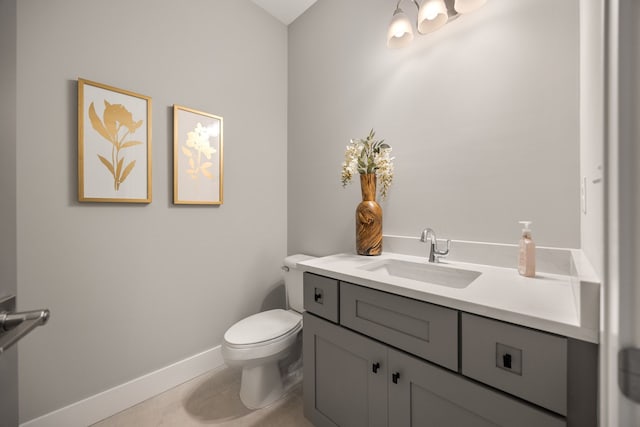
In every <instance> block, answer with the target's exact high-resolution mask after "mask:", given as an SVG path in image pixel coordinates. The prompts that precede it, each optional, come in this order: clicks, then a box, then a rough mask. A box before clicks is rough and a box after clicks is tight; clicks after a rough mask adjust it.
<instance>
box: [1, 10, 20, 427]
mask: <svg viewBox="0 0 640 427" xmlns="http://www.w3.org/2000/svg"><path fill="white" fill-rule="evenodd" d="M16 9H17V7H16V0H0V58H2V59H1V60H0V94H2V96H0V200H2V202H1V203H0V300H2V299H4V297H6V296H7V295H15V293H16ZM16 367H17V347H13V348H12V349H11V350H9V351H8V352H5V353H3V354H1V355H0V426H3V427H4V426H12V425H15V424H16V423H17V422H18V411H17V409H16V408H17V401H18V372H17V369H16Z"/></svg>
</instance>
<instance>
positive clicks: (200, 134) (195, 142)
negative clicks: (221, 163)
mask: <svg viewBox="0 0 640 427" xmlns="http://www.w3.org/2000/svg"><path fill="white" fill-rule="evenodd" d="M213 136H217V135H216V132H215V130H214V129H213V128H210V127H204V126H202V124H201V123H200V122H198V123H197V124H196V127H195V128H194V129H193V130H192V131H189V132H187V141H186V142H185V144H184V145H183V146H182V147H181V148H182V152H183V153H184V155H185V156H187V157H188V158H189V169H187V170H186V171H185V172H186V173H187V174H188V175H189V176H190V177H191V178H192V179H198V177H199V176H200V174H202V175H203V176H205V177H206V178H208V179H213V178H214V176H213V174H212V173H211V172H210V171H209V168H211V167H212V166H213V162H210V161H208V160H211V155H212V154H214V153H215V152H216V149H215V148H213V147H212V146H211V137H213ZM202 156H204V157H205V158H206V160H204V159H203V158H202Z"/></svg>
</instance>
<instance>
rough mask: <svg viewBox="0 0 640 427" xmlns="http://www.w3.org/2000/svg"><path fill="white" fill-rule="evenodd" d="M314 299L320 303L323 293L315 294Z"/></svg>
mask: <svg viewBox="0 0 640 427" xmlns="http://www.w3.org/2000/svg"><path fill="white" fill-rule="evenodd" d="M313 299H314V300H316V302H320V301H322V292H316V293H314V294H313Z"/></svg>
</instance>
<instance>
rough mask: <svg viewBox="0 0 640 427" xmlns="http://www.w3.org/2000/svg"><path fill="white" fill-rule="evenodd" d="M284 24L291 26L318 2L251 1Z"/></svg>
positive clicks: (302, 0)
mask: <svg viewBox="0 0 640 427" xmlns="http://www.w3.org/2000/svg"><path fill="white" fill-rule="evenodd" d="M251 1H252V2H254V3H255V4H257V5H258V6H260V7H261V8H263V9H264V10H266V11H267V12H269V13H270V14H271V15H273V16H274V17H276V18H277V19H278V20H280V21H281V22H282V23H283V24H285V25H289V24H291V23H292V22H293V21H294V20H295V19H296V18H297V17H298V16H300V15H302V14H303V13H304V11H305V10H307V9H309V7H311V5H312V4H314V3H315V2H316V0H251Z"/></svg>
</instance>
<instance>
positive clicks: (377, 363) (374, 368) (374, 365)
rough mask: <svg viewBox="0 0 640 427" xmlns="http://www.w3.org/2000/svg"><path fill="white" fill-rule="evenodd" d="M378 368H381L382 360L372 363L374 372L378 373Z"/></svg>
mask: <svg viewBox="0 0 640 427" xmlns="http://www.w3.org/2000/svg"><path fill="white" fill-rule="evenodd" d="M378 369H380V362H376V363H374V364H373V365H371V370H372V371H373V373H374V374H377V373H378Z"/></svg>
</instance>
